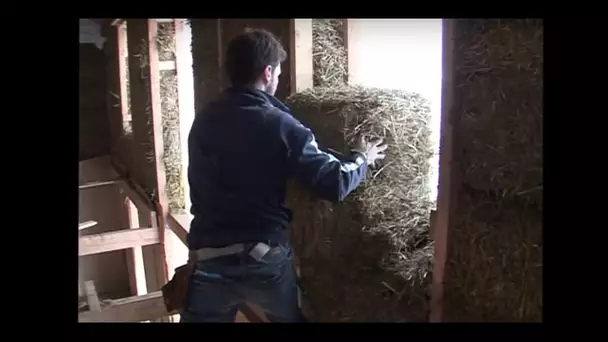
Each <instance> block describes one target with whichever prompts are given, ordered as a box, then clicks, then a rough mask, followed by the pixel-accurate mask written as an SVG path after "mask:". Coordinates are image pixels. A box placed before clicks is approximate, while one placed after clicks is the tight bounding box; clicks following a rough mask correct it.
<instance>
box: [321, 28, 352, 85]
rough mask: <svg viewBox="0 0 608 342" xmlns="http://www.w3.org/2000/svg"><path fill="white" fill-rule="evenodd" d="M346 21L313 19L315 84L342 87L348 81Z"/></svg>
mask: <svg viewBox="0 0 608 342" xmlns="http://www.w3.org/2000/svg"><path fill="white" fill-rule="evenodd" d="M344 28H345V25H344V19H313V20H312V37H313V42H314V43H313V70H314V74H313V84H314V86H315V87H319V86H321V87H323V86H325V87H331V86H341V85H344V84H345V83H346V81H347V76H348V70H347V69H348V68H347V66H348V63H347V55H346V50H345V49H344Z"/></svg>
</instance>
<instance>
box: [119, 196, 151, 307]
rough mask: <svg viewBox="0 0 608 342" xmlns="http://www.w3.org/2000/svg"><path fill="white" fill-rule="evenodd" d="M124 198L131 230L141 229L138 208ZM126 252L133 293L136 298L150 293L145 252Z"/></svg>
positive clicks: (139, 250) (137, 250)
mask: <svg viewBox="0 0 608 342" xmlns="http://www.w3.org/2000/svg"><path fill="white" fill-rule="evenodd" d="M122 197H123V205H124V210H125V212H126V216H127V220H128V227H129V229H133V228H139V227H140V225H139V211H138V210H137V207H136V206H135V204H133V202H132V201H131V200H130V199H129V198H128V197H127V196H125V195H122ZM126 252H127V267H128V270H129V285H130V286H131V293H132V294H133V295H135V296H141V295H144V294H146V293H148V286H147V284H146V269H145V267H144V255H143V251H142V249H141V247H133V248H130V249H128V250H127V251H126Z"/></svg>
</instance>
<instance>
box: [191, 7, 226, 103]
mask: <svg viewBox="0 0 608 342" xmlns="http://www.w3.org/2000/svg"><path fill="white" fill-rule="evenodd" d="M220 24H221V22H220V19H191V20H190V25H191V28H192V60H193V63H192V68H193V71H194V94H195V108H196V110H197V111H198V110H199V109H200V108H202V107H203V106H204V105H205V104H206V103H207V102H208V101H210V100H212V99H214V98H215V97H216V96H217V95H218V94H219V93H220V90H221V73H222V71H221V67H220V66H221V58H222V53H221V52H220V51H222V39H221V38H222V30H221V25H220Z"/></svg>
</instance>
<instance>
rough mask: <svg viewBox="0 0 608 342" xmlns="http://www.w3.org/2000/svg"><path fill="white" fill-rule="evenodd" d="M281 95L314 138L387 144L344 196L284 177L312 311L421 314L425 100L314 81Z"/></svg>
mask: <svg viewBox="0 0 608 342" xmlns="http://www.w3.org/2000/svg"><path fill="white" fill-rule="evenodd" d="M286 102H287V104H288V105H290V106H291V108H292V112H293V114H294V116H295V117H296V118H298V119H299V120H301V121H302V122H303V123H304V124H305V125H306V126H308V127H310V128H311V129H312V130H313V132H315V135H316V136H317V138H318V141H319V144H320V145H321V148H323V147H325V148H328V149H331V150H334V151H337V152H338V153H346V152H347V151H348V147H349V146H353V144H354V143H355V141H357V140H358V139H359V137H361V136H365V137H368V138H376V137H381V138H383V139H384V140H385V141H386V142H387V143H388V144H389V145H390V148H389V150H387V153H386V155H387V157H386V159H385V162H384V163H382V164H381V165H379V167H378V168H376V169H375V170H373V171H370V173H369V175H368V177H367V179H366V181H365V182H364V184H362V185H361V186H360V188H359V189H357V190H356V191H355V192H354V193H353V194H351V195H350V196H349V197H348V198H347V199H346V200H345V202H344V203H342V204H331V203H328V202H325V201H322V200H319V199H317V198H316V197H314V196H312V195H311V194H310V193H308V191H307V190H305V189H303V188H301V187H299V186H298V185H297V184H295V183H292V184H290V187H289V191H288V203H289V205H290V207H291V208H292V210H293V211H294V222H293V227H292V230H293V232H292V237H293V245H294V249H295V251H296V253H297V255H298V257H299V258H300V266H301V272H302V276H303V278H304V279H305V281H307V282H308V283H309V284H311V285H310V287H311V289H310V290H309V291H310V292H311V293H314V295H311V297H314V300H318V301H323V302H324V305H317V310H316V312H314V313H313V315H314V316H315V317H316V319H319V320H324V321H353V320H354V321H370V320H371V321H398V320H403V319H405V320H421V319H423V318H422V317H424V316H425V315H426V298H425V296H426V291H425V286H426V284H427V281H428V279H429V275H430V271H431V267H432V260H433V243H432V241H431V239H430V237H429V216H430V210H431V208H432V202H431V201H430V200H429V187H428V184H427V182H428V177H427V176H428V173H429V170H430V158H431V155H432V145H431V141H430V129H429V119H430V107H429V104H428V102H427V101H426V100H425V99H424V98H422V97H421V96H419V95H417V94H413V93H408V92H403V91H396V90H382V89H373V88H363V87H347V86H343V87H339V88H338V87H333V88H321V87H317V88H315V89H313V90H307V91H305V92H302V93H298V94H294V95H292V96H291V97H289V98H288V99H287V101H286ZM393 291H394V293H393ZM387 293H392V295H387ZM397 302H398V303H399V304H398V303H397Z"/></svg>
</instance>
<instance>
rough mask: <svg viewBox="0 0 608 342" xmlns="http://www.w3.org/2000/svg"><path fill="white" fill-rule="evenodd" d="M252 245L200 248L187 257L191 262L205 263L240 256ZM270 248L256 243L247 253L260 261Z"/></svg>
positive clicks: (239, 244)
mask: <svg viewBox="0 0 608 342" xmlns="http://www.w3.org/2000/svg"><path fill="white" fill-rule="evenodd" d="M251 245H252V244H246V243H237V244H234V245H229V246H225V247H220V248H200V249H197V250H195V251H190V254H189V257H190V260H191V261H205V260H210V259H215V258H219V257H223V256H228V255H235V254H241V253H244V252H246V251H247V248H248V247H250V246H251ZM270 249H271V247H270V246H269V245H267V244H265V243H263V242H258V243H256V244H255V245H253V247H251V249H250V250H249V251H248V254H249V256H251V257H252V258H253V259H255V260H257V261H261V260H262V259H263V258H264V256H266V254H268V252H269V251H270Z"/></svg>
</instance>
